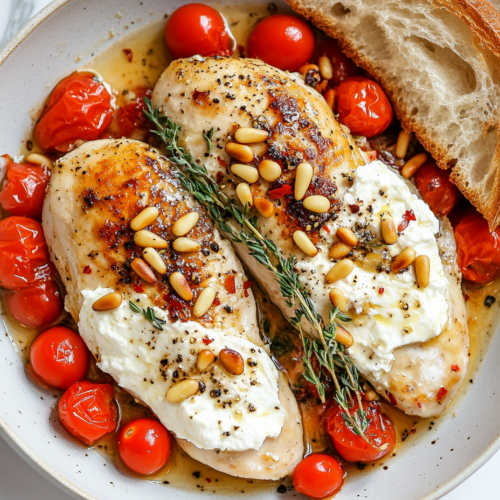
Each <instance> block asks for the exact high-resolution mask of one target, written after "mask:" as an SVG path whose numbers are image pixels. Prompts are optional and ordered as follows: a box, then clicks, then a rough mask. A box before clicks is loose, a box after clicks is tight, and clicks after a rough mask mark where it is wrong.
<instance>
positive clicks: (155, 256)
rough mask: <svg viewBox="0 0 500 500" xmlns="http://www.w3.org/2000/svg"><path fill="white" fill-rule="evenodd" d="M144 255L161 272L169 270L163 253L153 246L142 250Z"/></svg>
mask: <svg viewBox="0 0 500 500" xmlns="http://www.w3.org/2000/svg"><path fill="white" fill-rule="evenodd" d="M142 256H143V257H144V260H145V261H146V262H147V263H148V264H149V265H150V266H151V267H152V268H153V269H154V270H155V271H156V272H157V273H159V274H165V273H166V272H167V266H166V265H165V262H163V259H162V258H161V255H160V254H159V253H158V252H157V251H156V250H155V249H154V248H151V247H148V248H145V249H144V250H143V251H142Z"/></svg>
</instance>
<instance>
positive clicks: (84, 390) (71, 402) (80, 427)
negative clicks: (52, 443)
mask: <svg viewBox="0 0 500 500" xmlns="http://www.w3.org/2000/svg"><path fill="white" fill-rule="evenodd" d="M117 417H118V408H117V406H116V403H115V401H114V392H113V386H112V385H110V384H93V383H92V382H86V381H84V382H77V383H76V384H73V385H72V386H71V387H69V388H68V389H67V390H66V392H65V393H64V394H63V396H62V398H61V399H60V400H59V420H60V421H61V423H62V424H63V425H64V427H65V428H66V430H67V431H68V432H69V433H70V434H72V435H73V436H74V437H76V438H77V439H80V440H81V441H83V442H84V443H85V444H88V445H91V444H93V443H95V442H96V441H97V440H98V439H100V438H102V437H103V436H105V435H106V434H108V433H109V432H113V431H114V430H115V429H116V419H117Z"/></svg>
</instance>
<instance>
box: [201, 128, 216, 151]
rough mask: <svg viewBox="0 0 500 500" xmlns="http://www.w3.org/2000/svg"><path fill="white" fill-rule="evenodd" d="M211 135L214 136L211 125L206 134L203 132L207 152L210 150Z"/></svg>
mask: <svg viewBox="0 0 500 500" xmlns="http://www.w3.org/2000/svg"><path fill="white" fill-rule="evenodd" d="M213 136H214V128H213V127H212V128H211V129H210V130H209V131H208V134H206V133H205V132H203V137H204V138H205V140H206V141H207V150H208V152H209V153H211V152H212V137H213Z"/></svg>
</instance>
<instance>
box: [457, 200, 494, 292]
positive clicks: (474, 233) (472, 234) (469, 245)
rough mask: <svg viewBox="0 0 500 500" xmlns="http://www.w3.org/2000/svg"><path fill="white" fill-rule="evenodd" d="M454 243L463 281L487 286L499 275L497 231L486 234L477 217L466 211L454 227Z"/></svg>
mask: <svg viewBox="0 0 500 500" xmlns="http://www.w3.org/2000/svg"><path fill="white" fill-rule="evenodd" d="M455 240H456V242H457V262H458V265H459V266H460V269H461V271H462V273H463V275H464V278H465V279H468V280H470V281H474V282H476V283H488V282H490V281H492V280H494V279H495V278H496V277H497V276H499V275H500V229H496V230H495V231H493V232H492V233H490V231H489V229H488V223H487V222H486V220H485V219H484V218H483V216H482V215H481V214H479V213H478V212H476V211H475V210H474V209H472V208H471V209H469V211H468V212H466V213H465V215H463V216H462V218H461V219H460V220H459V221H458V223H457V224H456V225H455Z"/></svg>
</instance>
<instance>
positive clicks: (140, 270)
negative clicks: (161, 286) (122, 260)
mask: <svg viewBox="0 0 500 500" xmlns="http://www.w3.org/2000/svg"><path fill="white" fill-rule="evenodd" d="M130 267H131V268H132V270H133V271H134V272H135V273H136V274H137V276H139V278H142V279H143V280H144V281H145V282H146V283H150V284H151V285H154V284H155V283H157V282H158V279H157V278H156V276H155V273H154V272H153V271H151V268H150V267H149V266H148V265H147V264H146V263H145V262H144V261H143V260H142V259H134V260H133V261H132V262H131V263H130Z"/></svg>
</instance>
